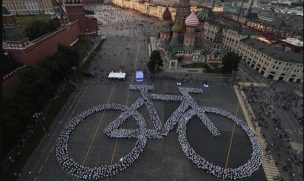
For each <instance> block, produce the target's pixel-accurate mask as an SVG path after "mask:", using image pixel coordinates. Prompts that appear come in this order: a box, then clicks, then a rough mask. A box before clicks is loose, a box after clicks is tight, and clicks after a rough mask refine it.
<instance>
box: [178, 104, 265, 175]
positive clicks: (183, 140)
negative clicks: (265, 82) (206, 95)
mask: <svg viewBox="0 0 304 181" xmlns="http://www.w3.org/2000/svg"><path fill="white" fill-rule="evenodd" d="M201 111H203V112H205V113H214V114H217V115H221V116H224V117H226V118H228V119H230V120H232V121H234V122H235V123H236V124H237V125H238V126H240V127H241V128H242V130H244V132H245V133H246V134H247V136H248V137H249V140H250V142H251V146H252V153H251V158H250V159H249V160H248V162H247V163H245V164H244V165H242V166H239V167H238V168H226V169H225V168H223V167H220V166H218V165H215V164H213V163H211V162H209V161H207V160H206V159H204V158H203V157H201V156H200V155H198V154H197V153H196V152H195V151H194V149H193V148H192V147H191V146H190V144H189V142H188V140H187V136H186V125H187V123H188V121H189V120H190V119H191V118H192V117H193V116H194V115H196V114H197V112H196V111H194V110H189V111H187V112H186V113H185V114H184V115H183V117H182V118H181V121H180V122H179V124H178V129H177V132H178V141H179V143H180V145H182V150H183V152H184V154H185V155H186V157H187V158H189V159H190V160H192V162H193V163H194V164H195V165H197V167H198V168H200V169H203V170H207V172H208V173H211V174H213V175H214V176H216V177H219V178H227V179H231V180H236V179H241V178H245V177H249V176H251V175H252V174H253V172H255V171H257V170H258V169H259V167H260V165H261V164H262V155H263V154H262V150H261V149H260V147H259V144H258V141H257V139H256V137H255V135H254V134H253V133H252V132H251V131H250V129H249V128H248V126H247V125H246V124H245V123H244V122H243V121H242V120H240V119H238V118H237V117H235V116H234V115H232V114H231V113H229V112H227V111H224V110H221V109H218V108H212V107H204V108H201Z"/></svg>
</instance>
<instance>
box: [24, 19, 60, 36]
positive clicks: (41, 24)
mask: <svg viewBox="0 0 304 181" xmlns="http://www.w3.org/2000/svg"><path fill="white" fill-rule="evenodd" d="M58 27H60V21H59V19H58V18H54V19H51V20H50V21H43V20H35V21H33V22H32V23H31V24H30V25H29V26H28V27H26V28H25V33H26V36H27V37H28V38H29V39H30V40H33V39H35V38H38V37H40V36H42V35H44V34H47V33H50V32H53V31H55V30H57V28H58Z"/></svg>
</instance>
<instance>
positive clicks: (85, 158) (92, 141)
mask: <svg viewBox="0 0 304 181" xmlns="http://www.w3.org/2000/svg"><path fill="white" fill-rule="evenodd" d="M116 84H117V81H116V82H115V84H114V85H113V87H112V91H111V94H110V97H109V99H108V101H107V104H109V102H110V100H111V98H112V96H113V93H114V90H115V87H116ZM103 116H104V112H103V113H102V115H101V118H100V120H99V122H98V125H97V129H96V130H95V133H94V136H93V139H92V140H91V143H90V146H89V148H88V151H87V152H86V155H85V157H84V160H83V161H82V165H84V163H85V162H86V160H87V158H88V155H89V152H90V150H91V148H92V145H93V143H94V141H95V138H96V135H97V133H98V130H99V127H100V125H101V122H102V120H103Z"/></svg>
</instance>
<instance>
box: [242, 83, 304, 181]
mask: <svg viewBox="0 0 304 181" xmlns="http://www.w3.org/2000/svg"><path fill="white" fill-rule="evenodd" d="M280 84H282V85H280ZM243 90H244V92H245V94H246V97H247V100H248V103H249V104H250V106H251V108H252V111H253V112H250V117H251V118H252V120H253V122H254V123H255V124H254V125H256V126H259V127H261V128H262V136H263V137H264V138H265V139H266V140H267V142H268V143H269V144H268V146H267V148H266V154H267V155H268V154H269V155H270V154H271V155H272V156H273V158H274V160H275V163H276V165H277V166H278V168H279V170H282V172H280V173H281V174H282V175H286V176H287V175H290V176H291V177H289V176H288V177H286V176H284V177H285V178H289V179H290V178H293V177H294V176H295V173H298V174H299V175H301V177H303V169H302V168H303V156H301V154H300V155H299V152H298V151H296V150H294V149H293V148H292V147H291V142H296V140H295V139H296V135H295V134H296V133H293V132H288V131H287V128H286V124H287V123H286V122H287V121H288V119H293V118H292V116H294V119H297V118H299V117H301V115H302V117H303V103H302V101H303V98H302V97H300V96H298V95H296V94H295V93H294V89H292V88H288V87H286V85H285V86H284V85H283V83H273V84H272V85H271V88H262V87H253V86H251V87H246V88H244V89H243ZM274 92H275V93H274ZM246 106H247V108H249V105H246ZM284 107H288V109H284ZM275 109H277V111H275ZM278 110H279V113H280V114H279V113H278ZM284 111H286V113H283V112H284ZM287 112H289V113H290V114H287ZM292 112H297V113H294V114H292ZM282 116H289V118H284V117H282ZM297 120H299V119H297ZM289 124H291V123H289ZM301 124H302V123H301V120H300V122H299V125H298V126H297V127H296V129H301V130H303V128H301V126H300V125H301ZM290 131H291V130H290ZM292 138H293V139H292ZM284 171H285V173H286V174H285V173H284Z"/></svg>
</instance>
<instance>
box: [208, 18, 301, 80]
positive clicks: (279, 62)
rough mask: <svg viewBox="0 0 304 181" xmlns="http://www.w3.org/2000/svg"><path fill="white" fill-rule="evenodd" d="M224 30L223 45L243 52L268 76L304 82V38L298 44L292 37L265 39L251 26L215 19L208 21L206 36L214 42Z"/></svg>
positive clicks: (243, 55) (241, 54)
mask: <svg viewBox="0 0 304 181" xmlns="http://www.w3.org/2000/svg"><path fill="white" fill-rule="evenodd" d="M220 31H222V47H223V48H224V49H226V50H227V51H232V52H235V53H237V54H238V55H240V56H241V57H242V59H243V60H244V61H245V62H247V63H248V64H249V65H250V66H251V67H252V68H253V69H255V70H256V71H257V72H259V73H260V74H261V75H263V76H264V77H265V78H270V79H273V80H282V81H290V82H303V42H302V44H300V43H297V44H298V45H291V44H290V43H288V41H278V42H276V43H275V42H270V41H264V42H262V41H261V40H260V38H259V37H258V36H257V35H256V34H255V33H254V32H252V31H250V30H248V29H245V28H240V27H237V26H234V25H230V24H227V23H224V22H218V21H216V20H214V19H209V20H207V21H206V22H205V23H204V35H203V37H204V40H209V41H212V42H214V41H215V40H216V37H217V34H218V33H219V32H220ZM204 40H203V41H204ZM299 44H300V45H299Z"/></svg>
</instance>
